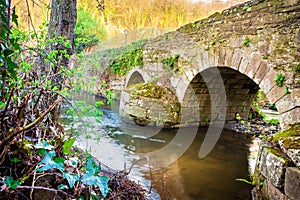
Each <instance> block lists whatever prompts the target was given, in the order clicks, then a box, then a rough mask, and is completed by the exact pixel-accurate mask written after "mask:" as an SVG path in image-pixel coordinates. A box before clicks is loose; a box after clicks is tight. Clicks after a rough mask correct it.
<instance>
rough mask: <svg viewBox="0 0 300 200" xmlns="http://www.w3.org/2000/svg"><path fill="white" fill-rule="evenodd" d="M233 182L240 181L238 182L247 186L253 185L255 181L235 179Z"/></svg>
mask: <svg viewBox="0 0 300 200" xmlns="http://www.w3.org/2000/svg"><path fill="white" fill-rule="evenodd" d="M235 180H236V181H240V182H244V183H247V184H249V185H255V181H253V180H250V181H248V180H246V179H243V178H237V179H235Z"/></svg>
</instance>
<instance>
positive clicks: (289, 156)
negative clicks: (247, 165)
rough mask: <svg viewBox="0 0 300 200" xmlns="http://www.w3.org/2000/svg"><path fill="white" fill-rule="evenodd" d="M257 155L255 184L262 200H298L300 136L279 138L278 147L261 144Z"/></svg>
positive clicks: (299, 197)
mask: <svg viewBox="0 0 300 200" xmlns="http://www.w3.org/2000/svg"><path fill="white" fill-rule="evenodd" d="M298 134H299V135H300V133H298ZM259 155H260V156H259V158H258V161H259V162H258V164H257V168H256V170H257V172H256V173H258V174H256V178H257V179H258V180H256V184H257V187H258V188H261V191H262V196H263V199H274V200H275V199H276V200H277V199H281V200H289V199H291V200H296V199H300V162H299V161H300V160H299V159H300V136H290V137H285V138H281V139H280V140H279V147H276V146H274V145H271V144H267V143H262V144H261V146H260V151H259ZM256 199H257V200H258V199H259V198H256Z"/></svg>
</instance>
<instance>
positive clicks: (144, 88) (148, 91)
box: [127, 83, 173, 99]
mask: <svg viewBox="0 0 300 200" xmlns="http://www.w3.org/2000/svg"><path fill="white" fill-rule="evenodd" d="M127 91H128V92H129V93H130V94H132V95H138V96H143V97H148V98H153V99H168V98H170V97H171V95H172V94H173V92H172V91H171V90H169V89H167V88H165V87H161V86H159V85H155V84H151V83H140V84H136V85H133V86H131V87H129V88H128V89H127Z"/></svg>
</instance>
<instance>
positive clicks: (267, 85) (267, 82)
mask: <svg viewBox="0 0 300 200" xmlns="http://www.w3.org/2000/svg"><path fill="white" fill-rule="evenodd" d="M276 76H277V72H276V71H275V70H273V69H271V70H270V71H269V72H268V73H266V76H265V77H264V79H263V80H262V81H261V82H260V84H259V87H260V89H262V90H263V91H264V93H265V94H266V93H268V92H269V91H270V90H271V89H272V87H274V86H275V85H276V83H275V81H274V79H275V78H276Z"/></svg>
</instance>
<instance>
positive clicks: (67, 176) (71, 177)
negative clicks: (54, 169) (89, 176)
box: [63, 172, 80, 188]
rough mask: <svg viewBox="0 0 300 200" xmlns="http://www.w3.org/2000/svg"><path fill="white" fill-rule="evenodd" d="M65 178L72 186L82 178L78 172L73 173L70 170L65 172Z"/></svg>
mask: <svg viewBox="0 0 300 200" xmlns="http://www.w3.org/2000/svg"><path fill="white" fill-rule="evenodd" d="M63 178H65V179H67V181H68V183H69V186H70V188H73V187H74V185H75V182H76V181H79V180H80V178H79V176H78V174H71V173H69V172H66V173H63Z"/></svg>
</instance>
